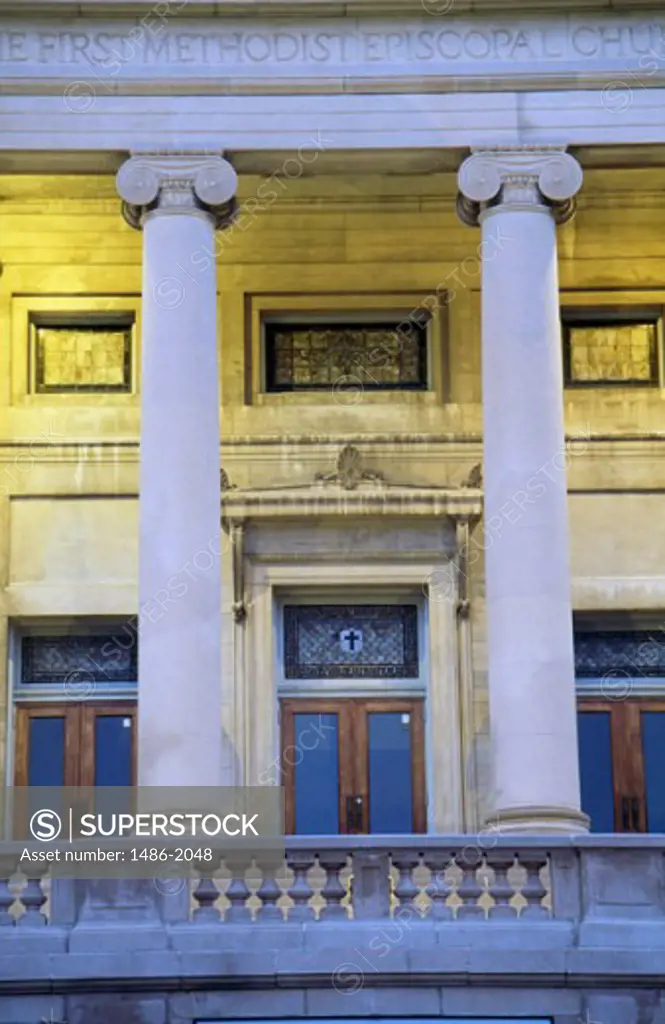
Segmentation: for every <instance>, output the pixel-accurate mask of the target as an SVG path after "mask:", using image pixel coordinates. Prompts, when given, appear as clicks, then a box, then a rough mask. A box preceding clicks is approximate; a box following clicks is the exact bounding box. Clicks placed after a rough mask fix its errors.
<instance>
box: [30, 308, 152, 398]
mask: <svg viewBox="0 0 665 1024" xmlns="http://www.w3.org/2000/svg"><path fill="white" fill-rule="evenodd" d="M116 319H117V318H116ZM33 331H34V340H33V352H34V360H35V382H34V387H35V391H36V392H37V393H38V394H52V393H59V392H68V391H73V392H77V391H83V392H94V391H130V390H131V344H132V331H131V320H130V321H128V320H127V318H126V317H125V318H124V320H123V321H121V322H113V320H110V321H109V320H108V317H107V318H104V317H98V318H93V317H91V318H90V319H89V322H82V321H81V320H80V319H76V318H73V319H72V321H71V322H70V323H64V322H62V321H61V320H56V321H53V322H49V321H48V320H44V319H40V320H37V321H36V322H35V323H34V325H33Z"/></svg>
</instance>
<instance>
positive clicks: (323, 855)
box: [0, 833, 665, 955]
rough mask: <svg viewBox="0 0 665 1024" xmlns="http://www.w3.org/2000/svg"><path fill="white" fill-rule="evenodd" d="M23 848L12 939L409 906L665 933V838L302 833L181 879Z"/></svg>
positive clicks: (415, 915)
mask: <svg viewBox="0 0 665 1024" xmlns="http://www.w3.org/2000/svg"><path fill="white" fill-rule="evenodd" d="M116 845H118V847H119V848H120V849H121V848H122V845H123V844H122V843H118V844H116ZM79 847H80V848H85V844H79ZM53 848H55V847H53ZM23 849H24V847H22V846H19V845H18V844H13V845H12V846H8V845H7V844H5V846H4V847H3V853H2V857H1V859H0V926H2V925H4V926H5V927H4V928H2V927H0V940H1V938H2V936H3V935H4V937H5V938H9V937H10V936H11V934H12V933H16V934H18V933H19V932H20V933H22V934H23V935H25V934H26V932H28V931H34V930H35V929H39V930H40V931H41V930H43V926H44V925H46V924H48V925H49V926H50V927H49V929H46V931H52V930H54V929H58V930H59V931H60V930H62V929H64V930H65V931H66V930H68V929H73V930H76V929H77V928H78V927H82V926H91V925H92V924H93V923H94V922H96V923H97V925H99V926H103V927H104V928H105V929H108V928H112V927H114V926H118V927H126V926H127V925H131V923H132V922H143V923H145V922H148V921H149V922H151V923H152V924H153V925H161V926H162V927H163V928H164V929H166V930H168V928H170V927H173V926H178V927H182V926H183V925H187V926H189V927H192V928H196V927H201V926H207V927H210V926H217V925H219V926H221V929H222V930H224V928H226V927H229V926H231V925H247V926H250V927H251V929H252V931H256V930H257V929H260V927H261V925H267V924H270V925H272V926H275V925H277V926H279V925H280V924H282V925H283V926H284V927H289V926H292V925H295V924H301V925H311V926H313V927H314V928H315V927H316V926H318V925H320V924H322V923H324V922H336V923H337V924H338V925H341V926H347V925H353V924H359V923H361V922H363V921H365V922H368V921H377V920H380V919H398V920H407V919H408V920H412V921H413V922H414V923H415V922H423V923H427V922H429V923H430V924H433V925H441V926H443V927H445V928H452V929H453V930H454V928H455V926H457V927H458V928H460V927H462V926H464V925H465V924H467V923H469V922H474V923H475V924H478V923H485V924H486V925H487V926H488V927H491V926H492V924H493V923H495V922H501V923H503V924H504V925H506V924H508V925H513V926H515V927H516V928H520V927H522V928H523V927H525V926H526V925H527V923H533V924H536V925H537V924H541V925H545V924H548V923H556V922H567V923H569V924H571V925H575V927H576V928H577V927H578V926H580V925H584V924H585V923H589V921H591V922H593V921H594V920H596V921H598V920H600V919H607V918H608V914H609V916H610V917H612V918H613V919H614V920H616V922H617V923H618V924H621V923H622V922H623V923H624V924H625V923H626V922H633V924H635V922H639V921H644V922H645V923H649V922H656V921H657V922H659V924H660V926H661V927H662V928H663V934H664V935H665V902H664V901H665V897H664V895H663V894H664V893H665V859H664V851H665V837H657V836H637V835H625V836H584V837H576V838H573V837H571V838H566V837H560V836H559V837H544V836H543V837H507V836H499V835H497V834H492V833H485V834H483V835H481V836H479V837H475V838H474V837H471V836H467V837H454V838H445V837H440V836H399V837H375V836H335V837H329V836H328V837H297V838H296V837H291V838H289V839H288V845H287V851H286V857H285V859H284V861H283V863H281V864H280V865H279V866H278V867H277V868H276V869H273V870H270V871H266V872H264V871H261V869H260V868H258V867H256V865H255V864H252V863H251V862H250V863H249V865H248V863H247V862H245V863H243V865H242V868H241V869H236V870H234V868H233V864H232V863H231V862H229V863H225V862H224V861H223V860H221V861H216V862H215V866H214V869H213V870H210V869H208V870H206V872H205V873H198V874H195V875H194V877H192V878H191V879H185V878H181V879H173V880H170V881H165V880H164V879H160V878H155V879H141V880H133V881H127V880H123V881H112V880H106V881H76V882H73V881H68V880H64V879H55V878H54V879H53V880H51V879H50V877H49V870H48V864H42V865H37V864H33V863H30V864H27V865H26V864H25V863H22V862H21V860H20V858H21V853H22V852H23ZM65 849H67V848H66V847H65V846H63V847H62V851H63V852H64V850H65ZM238 863H240V862H238ZM610 911H611V913H610ZM3 948H4V949H5V950H6V949H7V947H6V946H5V947H2V946H0V955H1V952H2V951H3Z"/></svg>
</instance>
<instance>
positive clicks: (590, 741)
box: [577, 711, 614, 832]
mask: <svg viewBox="0 0 665 1024" xmlns="http://www.w3.org/2000/svg"><path fill="white" fill-rule="evenodd" d="M577 739H578V746H579V758H580V785H581V790H582V810H583V811H584V813H585V814H588V815H589V818H590V819H591V831H592V832H614V779H613V774H612V741H611V719H610V713H609V712H607V711H581V712H580V713H579V714H578V716H577Z"/></svg>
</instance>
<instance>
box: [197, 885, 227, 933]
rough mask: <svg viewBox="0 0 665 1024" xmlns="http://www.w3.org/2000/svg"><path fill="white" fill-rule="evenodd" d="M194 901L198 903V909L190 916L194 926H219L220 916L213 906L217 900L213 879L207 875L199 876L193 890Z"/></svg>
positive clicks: (217, 891) (217, 894) (217, 890)
mask: <svg viewBox="0 0 665 1024" xmlns="http://www.w3.org/2000/svg"><path fill="white" fill-rule="evenodd" d="M194 899H195V900H196V902H197V903H198V907H196V909H195V910H194V913H193V914H192V917H193V919H194V922H195V923H196V924H219V923H220V922H221V918H222V915H221V913H220V911H219V908H218V907H216V906H215V904H216V903H217V900H218V899H219V889H218V888H217V883H216V882H215V879H214V878H212V877H211V876H209V875H201V876H200V878H199V881H198V885H197V886H196V889H195V890H194Z"/></svg>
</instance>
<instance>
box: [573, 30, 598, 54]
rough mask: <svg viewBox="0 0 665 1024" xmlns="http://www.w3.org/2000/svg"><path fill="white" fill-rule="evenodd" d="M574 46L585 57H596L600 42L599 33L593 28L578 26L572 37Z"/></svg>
mask: <svg viewBox="0 0 665 1024" xmlns="http://www.w3.org/2000/svg"><path fill="white" fill-rule="evenodd" d="M572 44H573V48H574V49H575V50H577V52H578V53H581V54H582V56H583V57H595V56H596V54H597V53H598V50H599V47H600V44H599V42H598V33H597V31H596V30H595V29H593V28H586V27H584V26H583V27H582V28H576V29H575V31H574V32H573V37H572Z"/></svg>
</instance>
